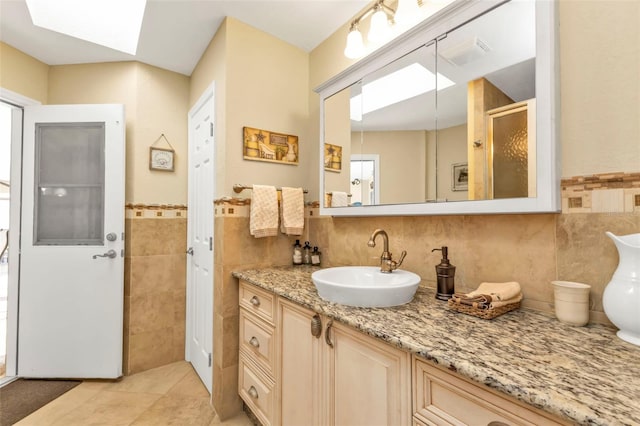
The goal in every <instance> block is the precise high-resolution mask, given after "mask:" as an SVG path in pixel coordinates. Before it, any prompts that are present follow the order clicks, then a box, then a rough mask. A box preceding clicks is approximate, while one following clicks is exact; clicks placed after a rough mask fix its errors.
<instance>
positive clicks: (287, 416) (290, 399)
mask: <svg viewBox="0 0 640 426" xmlns="http://www.w3.org/2000/svg"><path fill="white" fill-rule="evenodd" d="M312 322H315V324H316V326H315V329H314V332H313V333H312ZM278 329H279V331H280V342H279V347H278V354H279V357H278V375H277V376H278V379H279V380H278V382H279V383H278V384H279V386H280V408H281V411H280V418H281V422H282V424H283V425H309V426H313V425H322V424H326V423H325V422H324V413H325V408H326V404H327V401H326V398H325V397H324V395H323V394H324V393H323V392H322V389H323V388H324V386H325V385H324V383H323V378H324V375H323V372H324V371H323V368H322V365H323V350H324V346H325V342H324V341H323V340H322V324H321V318H320V315H318V314H315V313H313V312H311V311H310V310H308V309H305V308H303V307H301V306H299V305H296V304H294V303H291V302H287V301H285V300H279V302H278ZM314 334H315V336H314Z"/></svg>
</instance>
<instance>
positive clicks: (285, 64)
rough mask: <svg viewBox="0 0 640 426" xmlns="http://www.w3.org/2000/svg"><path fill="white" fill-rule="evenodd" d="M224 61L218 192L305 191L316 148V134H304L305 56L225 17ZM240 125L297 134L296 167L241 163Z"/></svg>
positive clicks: (306, 89) (306, 119)
mask: <svg viewBox="0 0 640 426" xmlns="http://www.w3.org/2000/svg"><path fill="white" fill-rule="evenodd" d="M226 62H227V74H226V76H227V80H226V82H227V84H226V90H227V93H228V94H229V96H227V99H226V112H225V113H226V138H225V140H224V143H225V144H226V149H227V152H226V157H225V160H226V162H225V175H226V182H225V187H224V188H223V194H224V195H233V192H232V186H233V184H234V183H246V184H263V185H275V186H296V187H297V186H303V187H307V184H308V177H309V170H310V168H311V167H312V166H313V164H312V162H311V159H310V158H311V155H312V154H311V153H312V152H313V151H314V150H316V149H317V147H318V136H317V135H312V136H311V135H310V132H309V130H308V122H309V112H308V84H309V83H308V78H309V62H308V54H307V53H306V52H304V51H303V50H300V49H298V48H297V47H294V46H292V45H290V44H287V43H285V42H283V41H282V40H280V39H277V38H275V37H273V36H270V35H268V34H265V33H263V32H262V31H259V30H257V29H255V28H252V27H250V26H248V25H246V24H244V23H242V22H240V21H238V20H235V19H232V18H227V55H226ZM243 126H249V127H254V128H259V129H265V130H269V131H274V132H277V133H284V134H289V135H296V136H298V144H299V145H298V146H299V164H298V165H286V164H275V163H267V162H260V161H250V160H244V159H243V153H242V128H243ZM316 167H317V165H316ZM316 170H317V168H316ZM245 192H247V191H245ZM247 195H248V194H247Z"/></svg>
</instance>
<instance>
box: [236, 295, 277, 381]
mask: <svg viewBox="0 0 640 426" xmlns="http://www.w3.org/2000/svg"><path fill="white" fill-rule="evenodd" d="M240 349H241V350H243V351H245V353H246V354H247V355H248V356H250V357H251V358H253V359H254V360H255V361H256V363H257V364H259V365H260V366H261V367H262V368H264V370H265V371H266V372H267V373H268V374H269V375H271V376H272V377H273V375H274V371H275V370H274V369H275V358H276V357H275V339H274V338H273V326H271V325H269V324H267V323H266V322H264V321H263V320H261V319H260V318H258V317H257V316H256V315H253V314H252V313H250V312H247V311H246V310H245V308H241V309H240Z"/></svg>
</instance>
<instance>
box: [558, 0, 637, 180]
mask: <svg viewBox="0 0 640 426" xmlns="http://www.w3.org/2000/svg"><path fill="white" fill-rule="evenodd" d="M560 49H561V50H560V51H561V59H560V60H561V62H560V66H561V80H560V83H561V86H560V87H561V96H562V118H561V119H562V177H571V176H577V175H583V174H589V173H606V172H614V171H625V172H637V171H639V169H640V78H638V76H640V2H639V1H614V2H612V1H568V0H563V1H561V2H560Z"/></svg>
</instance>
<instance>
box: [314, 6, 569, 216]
mask: <svg viewBox="0 0 640 426" xmlns="http://www.w3.org/2000/svg"><path fill="white" fill-rule="evenodd" d="M502 3H505V1H504V0H457V1H456V2H454V3H452V4H451V5H449V6H447V7H446V8H444V9H443V10H441V11H440V12H438V13H436V14H435V15H433V16H431V17H429V18H427V19H426V20H425V21H423V22H422V23H420V24H419V25H417V26H416V27H414V28H413V29H411V30H409V31H407V32H406V33H404V34H402V35H400V36H398V37H397V38H396V39H394V40H392V41H391V42H389V43H388V44H386V45H385V46H383V47H381V48H380V49H378V50H377V51H375V52H373V53H371V54H370V55H369V56H367V57H365V58H363V59H362V60H360V61H358V62H357V63H355V64H354V65H352V66H351V67H349V68H347V69H346V70H344V71H342V72H341V73H340V74H338V75H336V76H335V77H333V78H331V79H330V80H328V81H327V82H325V83H323V84H322V85H320V86H319V87H317V88H316V89H315V91H316V92H317V93H319V94H320V144H319V151H320V159H321V160H322V158H323V147H324V139H325V138H324V119H323V118H324V100H325V99H327V98H328V97H330V96H332V95H334V94H336V93H338V92H339V91H341V90H343V89H345V88H346V87H349V86H350V85H352V84H354V83H356V82H358V81H360V80H362V79H363V78H364V77H365V76H366V75H368V74H370V73H371V72H373V71H375V70H377V69H379V68H381V67H383V66H384V65H386V64H388V63H390V62H393V61H394V60H395V59H397V58H399V57H401V56H404V55H406V54H407V53H409V52H411V51H413V50H415V49H417V48H418V47H420V46H422V45H424V44H426V43H428V42H429V41H431V40H433V39H435V38H436V37H438V36H440V35H441V34H444V33H446V32H448V31H451V30H452V29H454V28H456V27H458V26H459V25H461V24H463V23H465V22H467V21H469V20H471V19H473V18H475V17H476V16H478V15H481V14H482V13H484V12H487V11H489V10H491V9H493V8H495V7H497V6H499V5H500V4H502ZM557 8H558V4H557V0H549V1H546V0H545V1H536V104H537V114H536V116H537V117H536V143H537V154H536V156H537V160H538V161H537V164H536V186H537V197H535V198H511V199H495V200H471V201H450V202H433V203H413V204H385V205H376V206H358V207H333V208H332V207H324V203H321V205H320V214H321V215H330V216H405V215H450V214H503V213H555V212H559V211H560V209H561V202H560V152H559V145H558V143H557V141H558V140H559V137H558V136H559V132H560V120H559V114H560V89H559V83H560V78H559V60H558V43H557V38H558V37H557V36H558V19H557V16H558V12H557ZM321 162H322V161H321ZM324 193H325V188H324V167H323V165H322V164H320V195H321V197H320V199H321V200H322V199H323V198H324V197H323V196H322V194H324Z"/></svg>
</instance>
